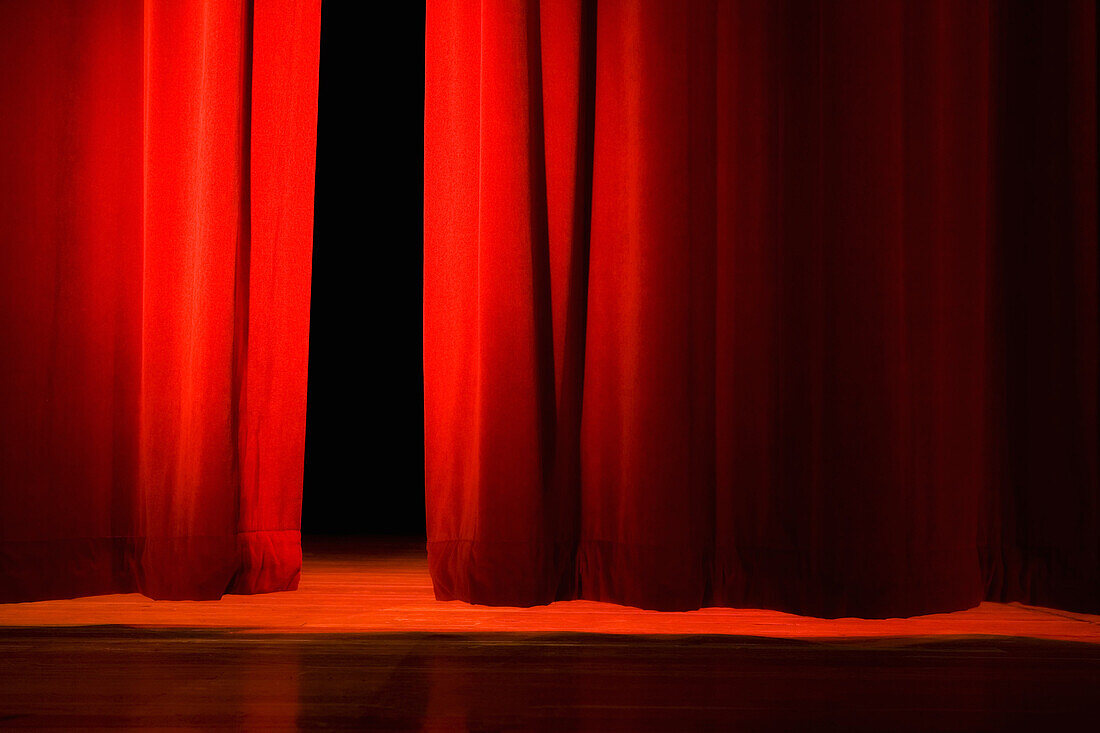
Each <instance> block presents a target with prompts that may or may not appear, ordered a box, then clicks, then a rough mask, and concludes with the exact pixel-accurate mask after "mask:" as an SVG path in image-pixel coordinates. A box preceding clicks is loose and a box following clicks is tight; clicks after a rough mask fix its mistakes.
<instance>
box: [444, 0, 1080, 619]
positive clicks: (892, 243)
mask: <svg viewBox="0 0 1100 733" xmlns="http://www.w3.org/2000/svg"><path fill="white" fill-rule="evenodd" d="M426 49H427V55H426V88H425V100H426V101H425V110H426V115H425V221H424V226H425V261H424V276H425V290H424V352H425V361H424V367H425V426H426V427H425V430H426V434H425V439H426V480H427V506H428V540H429V545H428V548H429V560H430V565H431V571H432V577H433V581H434V584H435V589H436V595H437V597H439V598H441V599H455V598H457V599H462V600H466V601H471V602H475V603H485V604H507V605H520V606H526V605H533V604H541V603H548V602H551V601H553V600H557V599H565V598H589V599H595V600H604V601H612V602H616V603H625V604H629V605H635V606H641V607H645V608H654V609H690V608H698V607H701V606H707V605H728V606H748V607H767V608H776V609H781V610H787V611H794V612H799V613H809V614H814V615H821V616H880V617H885V616H904V615H913V614H918V613H929V612H937V611H947V610H954V609H960V608H966V607H970V606H973V605H976V604H977V603H979V602H980V601H981V600H983V599H992V600H1004V601H1007V600H1020V601H1025V602H1032V603H1041V604H1045V605H1052V606H1060V607H1065V608H1073V609H1076V610H1085V611H1093V612H1095V611H1100V563H1098V557H1100V539H1098V538H1100V485H1098V474H1097V456H1098V448H1100V441H1098V432H1097V420H1098V415H1097V400H1098V398H1097V383H1098V378H1100V371H1098V365H1097V335H1098V327H1100V326H1098V319H1097V317H1098V313H1097V303H1098V295H1100V291H1098V271H1097V229H1096V222H1097V158H1096V129H1097V128H1096V65H1097V58H1096V51H1097V48H1096V8H1095V3H1093V2H1089V1H1087V0H1081V1H1077V2H1066V3H1040V2H1034V3H1020V2H1013V3H1008V2H1000V1H999V0H989V1H983V2H972V3H957V2H950V1H949V0H936V1H933V2H901V1H897V0H895V1H891V2H878V1H871V0H867V1H866V2H863V1H861V0H856V1H854V2H845V3H831V2H774V1H768V2H765V1H764V0H731V1H729V2H707V1H704V0H693V1H692V2H688V3H662V2H656V1H653V2H647V1H645V0H631V1H628V0H600V2H599V3H595V2H589V1H587V0H572V1H570V2H554V3H550V2H545V3H542V2H538V1H537V0H530V1H529V2H495V1H493V0H482V2H480V3H462V2H455V1H453V0H431V1H430V2H429V3H428V13H427V43H426Z"/></svg>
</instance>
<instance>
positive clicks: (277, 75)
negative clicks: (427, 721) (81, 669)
mask: <svg viewBox="0 0 1100 733" xmlns="http://www.w3.org/2000/svg"><path fill="white" fill-rule="evenodd" d="M319 22H320V6H319V2H317V0H277V1H276V2H265V3H257V4H256V5H255V6H253V4H252V3H251V2H240V1H236V2H234V1H225V2H199V1H193V2H162V1H160V0H147V1H146V2H144V3H141V2H134V1H133V0H127V1H121V0H120V1H111V0H108V2H103V3H82V2H73V1H71V0H49V1H48V2H41V3H38V2H11V3H5V4H3V6H2V7H0V56H2V59H0V60H2V62H3V64H4V68H6V69H9V70H11V73H8V74H5V75H4V77H3V79H2V80H0V99H2V100H3V105H4V108H5V114H4V115H3V116H2V118H0V170H3V171H4V178H3V180H2V181H0V231H2V232H3V234H2V236H3V237H4V238H5V241H4V246H3V247H2V248H0V252H2V254H0V257H3V262H2V263H0V291H2V292H3V298H4V304H3V309H2V313H3V315H2V321H0V353H2V354H3V355H4V360H3V363H2V364H0V390H2V393H0V394H2V409H0V421H2V422H0V430H2V433H0V451H2V454H0V481H2V484H0V600H2V601H20V600H34V599H42V598H57V597H69V596H79V595H90V594H97V593H116V592H131V591H140V592H142V593H145V594H147V595H149V596H151V597H154V598H196V599H201V598H216V597H218V596H220V595H222V594H223V593H226V592H238V593H254V592H265V591H273V590H284V589H291V588H294V587H296V585H297V580H298V573H299V569H300V565H301V549H300V537H299V526H300V512H301V478H302V455H303V448H304V429H305V392H306V362H307V358H308V346H307V344H308V320H309V286H310V249H311V246H312V210H313V209H312V207H313V166H314V147H315V136H316V111H317V107H316V99H317V70H318V68H317V67H318V53H319V48H318V41H319Z"/></svg>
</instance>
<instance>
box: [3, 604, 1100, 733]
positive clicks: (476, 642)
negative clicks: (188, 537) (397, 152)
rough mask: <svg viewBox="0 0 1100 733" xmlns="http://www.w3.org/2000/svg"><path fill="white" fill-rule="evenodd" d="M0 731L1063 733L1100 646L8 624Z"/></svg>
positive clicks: (1093, 703)
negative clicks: (884, 732) (1016, 732)
mask: <svg viewBox="0 0 1100 733" xmlns="http://www.w3.org/2000/svg"><path fill="white" fill-rule="evenodd" d="M0 659H2V660H3V662H2V663H0V725H3V726H23V727H30V728H50V727H53V728H58V727H64V728H81V727H83V728H87V727H118V726H140V727H150V728H165V727H180V726H183V727H218V728H224V727H230V728H239V729H249V730H278V729H295V728H319V727H334V728H351V729H369V730H424V731H452V730H471V731H481V730H554V731H558V730H570V731H609V730H631V731H651V730H652V731H658V730H677V731H682V730H698V729H720V730H768V731H771V730H775V731H785V730H807V729H815V730H822V729H829V730H900V731H906V730H912V731H918V730H919V731H928V730H958V731H976V730H1027V729H1035V730H1058V729H1063V728H1069V727H1071V726H1074V725H1076V724H1078V721H1080V720H1082V719H1083V718H1082V716H1089V718H1087V719H1092V720H1095V715H1096V714H1097V713H1100V703H1098V701H1097V699H1095V698H1096V697H1097V696H1096V695H1095V692H1096V690H1097V689H1098V687H1100V646H1097V645H1095V644H1082V643H1076V642H1067V641H1051V640H1036V639H1024V638H1012V637H960V638H944V637H940V638H935V639H927V638H919V637H896V638H886V639H883V638H876V639H844V640H839V641H812V640H791V639H764V638H759V637H731V636H721V637H719V636H698V635H696V636H668V635H665V636H636V635H635V636H628V635H599V634H576V633H570V634H556V635H530V634H508V633H489V634H426V633H411V634H406V633H395V634H376V633H372V634H318V633H311V634H285V633H279V634H273V633H255V632H248V631H240V630H232V629H217V630H211V629H185V628H172V629H136V628H130V627H118V626H106V627H104V626H99V627H68V628H53V629H51V628H41V627H40V628H12V627H9V628H3V629H0Z"/></svg>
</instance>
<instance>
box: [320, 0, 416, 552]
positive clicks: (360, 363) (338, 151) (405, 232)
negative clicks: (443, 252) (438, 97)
mask: <svg viewBox="0 0 1100 733" xmlns="http://www.w3.org/2000/svg"><path fill="white" fill-rule="evenodd" d="M423 118H424V6H423V4H422V3H417V2H398V3H365V2H359V1H358V0H325V2H323V3H322V9H321V70H320V93H319V99H318V120H317V193H316V213H315V220H314V229H313V231H314V242H313V295H312V304H311V314H310V324H311V325H310V347H309V398H308V417H307V428H306V461H305V486H304V495H303V506H302V530H303V532H305V533H310V534H371V535H377V534H390V535H423V533H424V438H423V435H424V414H423V413H424V411H423V367H422V347H421V334H422V325H421V324H422V318H421V305H420V303H421V287H422V275H421V268H422V261H423V254H422V249H423V246H422V245H423V225H422V221H423V218H422V203H423V159H424V154H423Z"/></svg>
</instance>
